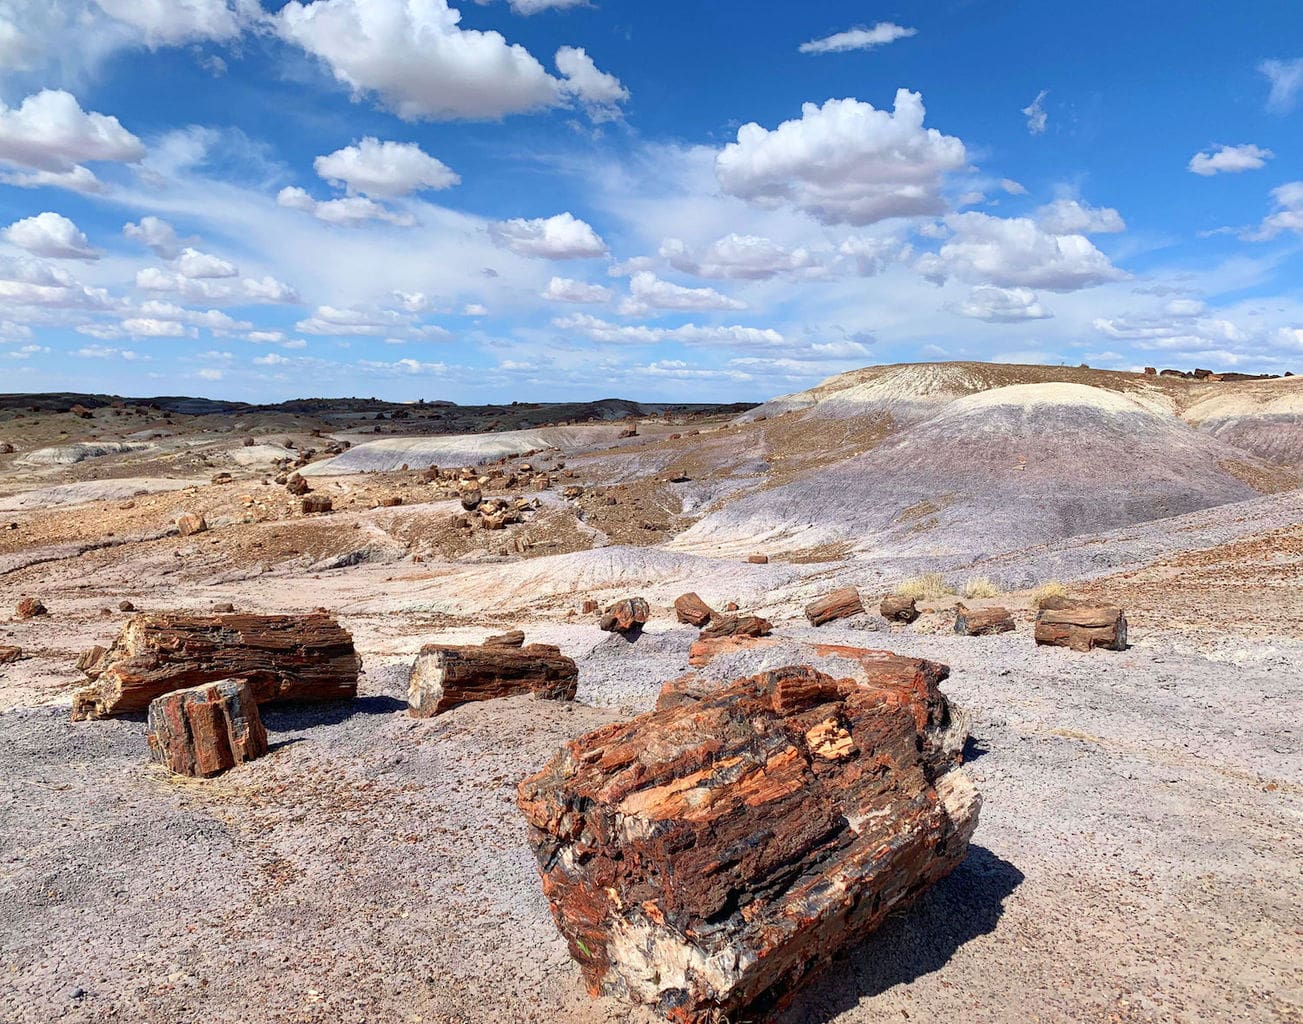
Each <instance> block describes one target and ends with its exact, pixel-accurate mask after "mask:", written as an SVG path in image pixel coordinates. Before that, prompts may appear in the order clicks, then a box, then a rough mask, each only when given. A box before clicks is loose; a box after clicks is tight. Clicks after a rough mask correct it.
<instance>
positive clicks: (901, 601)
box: [878, 594, 918, 625]
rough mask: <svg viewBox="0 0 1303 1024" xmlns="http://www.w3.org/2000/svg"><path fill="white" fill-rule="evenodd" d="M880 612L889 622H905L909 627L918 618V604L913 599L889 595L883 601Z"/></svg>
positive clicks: (879, 607)
mask: <svg viewBox="0 0 1303 1024" xmlns="http://www.w3.org/2000/svg"><path fill="white" fill-rule="evenodd" d="M878 611H879V613H880V614H881V615H882V617H883V618H884V619H886V620H887V621H888V622H903V623H905V624H906V625H909V624H910V623H911V622H913V621H914V620H915V619H917V618H918V602H917V601H916V600H915V599H914V598H912V597H901V596H900V595H899V594H888V595H887V596H886V597H884V598H883V599H882V604H880V605H879V606H878Z"/></svg>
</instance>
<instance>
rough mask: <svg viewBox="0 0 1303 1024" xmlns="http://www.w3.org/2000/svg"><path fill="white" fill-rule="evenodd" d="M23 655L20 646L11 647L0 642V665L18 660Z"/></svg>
mask: <svg viewBox="0 0 1303 1024" xmlns="http://www.w3.org/2000/svg"><path fill="white" fill-rule="evenodd" d="M22 656H23V649H22V648H21V647H13V646H11V645H10V644H0V665H8V664H11V663H12V662H15V661H18V660H19V659H20V658H21V657H22Z"/></svg>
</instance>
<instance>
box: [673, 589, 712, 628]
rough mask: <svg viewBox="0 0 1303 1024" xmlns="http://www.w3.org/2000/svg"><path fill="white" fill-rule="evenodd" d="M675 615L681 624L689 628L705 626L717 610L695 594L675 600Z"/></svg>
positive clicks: (685, 595) (688, 594)
mask: <svg viewBox="0 0 1303 1024" xmlns="http://www.w3.org/2000/svg"><path fill="white" fill-rule="evenodd" d="M674 614H675V615H676V616H677V617H678V620H679V621H680V622H682V623H685V624H687V625H689V626H704V625H705V624H706V623H707V622H709V621H710V617H711V616H712V615H714V614H715V610H714V609H713V608H711V607H710V605H708V604H706V602H705V601H703V600H702V599H701V598H700V597H698V596H697V595H696V593H695V592H693V593H687V594H683V595H681V596H679V597H676V598H675V599H674Z"/></svg>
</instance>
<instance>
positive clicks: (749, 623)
mask: <svg viewBox="0 0 1303 1024" xmlns="http://www.w3.org/2000/svg"><path fill="white" fill-rule="evenodd" d="M773 628H774V627H773V623H771V622H770V621H769V620H768V619H762V618H761V617H760V616H759V615H733V614H731V613H729V612H716V613H715V614H714V615H713V616H711V619H710V625H708V626H707V627H706V628H705V629H703V630H702V631H701V635H702V637H703V638H704V639H706V640H711V639H714V638H717V637H721V636H768V635H769V634H770V633H771V632H772V631H773Z"/></svg>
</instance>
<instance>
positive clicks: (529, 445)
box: [301, 424, 621, 476]
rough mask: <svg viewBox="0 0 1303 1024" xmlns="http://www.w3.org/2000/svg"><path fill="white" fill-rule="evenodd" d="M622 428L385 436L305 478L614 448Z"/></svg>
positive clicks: (330, 461)
mask: <svg viewBox="0 0 1303 1024" xmlns="http://www.w3.org/2000/svg"><path fill="white" fill-rule="evenodd" d="M620 429H621V427H620V425H619V424H595V425H591V426H575V427H540V428H539V429H538V430H504V431H500V432H497V433H492V434H453V435H449V436H446V437H386V438H382V439H380V440H378V441H367V442H366V443H364V444H355V445H354V446H353V447H352V448H350V449H349V450H348V451H346V452H344V453H343V454H342V455H337V456H335V457H334V458H333V459H327V460H325V461H324V462H314V463H313V464H312V465H310V466H306V467H305V468H304V469H302V470H301V472H302V473H303V475H304V476H340V475H345V474H348V473H366V472H372V471H380V472H383V471H386V470H394V469H401V468H402V467H403V466H404V465H406V466H407V467H408V468H409V469H424V468H426V467H427V466H475V465H478V464H480V463H482V462H491V461H493V460H494V459H500V458H502V457H503V456H512V455H520V454H521V453H522V452H528V451H541V450H543V449H547V448H557V449H560V450H561V451H563V452H571V451H581V450H583V449H585V448H590V447H597V446H600V445H604V444H613V443H614V442H615V441H616V440H617V439H618V437H619V434H620Z"/></svg>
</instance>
